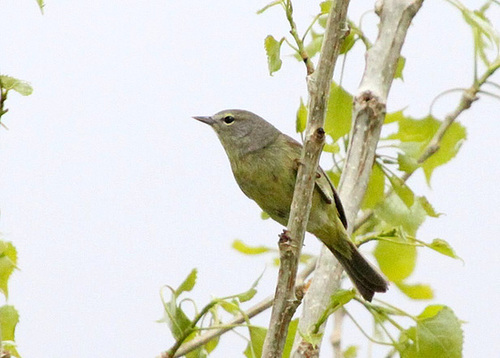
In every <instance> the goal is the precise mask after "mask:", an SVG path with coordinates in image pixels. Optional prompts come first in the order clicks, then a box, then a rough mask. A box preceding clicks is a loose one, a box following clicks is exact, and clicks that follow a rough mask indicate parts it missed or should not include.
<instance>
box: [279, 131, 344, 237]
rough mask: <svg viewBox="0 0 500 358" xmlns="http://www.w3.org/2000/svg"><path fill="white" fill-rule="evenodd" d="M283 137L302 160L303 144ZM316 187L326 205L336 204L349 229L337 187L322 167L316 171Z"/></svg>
mask: <svg viewBox="0 0 500 358" xmlns="http://www.w3.org/2000/svg"><path fill="white" fill-rule="evenodd" d="M283 136H284V137H285V140H287V141H288V142H289V143H290V144H292V146H293V147H294V151H295V152H296V153H297V160H300V159H299V158H300V152H301V150H302V144H300V143H299V142H297V141H296V140H295V139H293V138H291V137H289V136H287V135H286V134H283ZM297 169H298V168H297ZM315 187H316V189H317V190H318V192H319V193H320V195H321V197H322V198H323V200H324V201H325V202H326V203H328V204H333V203H335V206H336V207H337V212H338V215H339V218H340V221H342V224H343V225H344V227H345V228H346V229H347V218H346V216H345V211H344V207H343V206H342V202H341V201H340V197H339V195H338V194H337V191H336V190H335V187H334V186H333V183H332V182H331V180H330V178H328V175H326V173H325V171H324V170H323V169H322V168H321V167H318V170H317V171H316V182H315Z"/></svg>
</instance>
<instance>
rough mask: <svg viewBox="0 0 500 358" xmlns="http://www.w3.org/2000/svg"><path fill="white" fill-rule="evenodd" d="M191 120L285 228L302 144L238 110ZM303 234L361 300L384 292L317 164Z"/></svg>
mask: <svg viewBox="0 0 500 358" xmlns="http://www.w3.org/2000/svg"><path fill="white" fill-rule="evenodd" d="M193 118H194V119H196V120H198V121H200V122H203V123H205V124H207V125H209V126H210V127H211V128H212V129H213V130H214V131H215V133H216V134H217V136H218V138H219V140H220V142H221V143H222V146H223V148H224V150H225V152H226V154H227V157H228V158H229V162H230V165H231V169H232V172H233V175H234V178H235V179H236V182H237V183H238V185H239V187H240V189H241V190H242V191H243V193H244V194H245V195H246V196H247V197H248V198H250V199H252V200H254V201H255V202H256V203H257V205H258V206H259V207H260V208H261V209H262V210H263V211H264V212H266V213H267V214H268V215H269V216H270V217H271V218H272V219H273V220H275V221H277V222H278V223H280V224H281V225H283V226H285V227H286V226H287V224H288V218H289V215H290V206H291V203H292V199H293V193H294V188H295V182H296V178H297V170H298V165H299V164H298V163H299V162H300V157H301V150H302V144H300V143H299V142H297V141H296V140H295V139H293V138H291V137H289V136H288V135H286V134H284V133H282V132H281V131H279V130H278V129H277V128H276V127H274V126H273V125H272V124H271V123H269V122H267V121H266V120H265V119H263V118H261V117H260V116H258V115H256V114H254V113H252V112H250V111H246V110H242V109H226V110H222V111H220V112H217V113H216V114H214V115H212V116H194V117H193ZM307 231H308V232H310V233H311V234H313V235H314V236H316V237H317V238H318V239H319V240H320V241H321V242H322V243H323V244H325V245H326V247H327V248H328V249H329V250H330V251H331V253H332V254H333V255H334V256H335V257H336V259H337V260H338V261H339V262H340V264H341V265H342V267H343V268H344V270H345V272H346V273H347V276H348V277H349V278H350V279H351V281H352V282H353V283H354V286H355V287H356V288H357V290H358V291H359V293H360V294H361V296H362V297H363V298H364V299H365V300H367V301H371V300H372V299H373V296H374V294H375V292H386V291H387V289H388V282H387V281H386V279H385V278H384V277H383V276H382V274H381V273H379V272H378V270H377V269H376V268H375V267H374V266H373V265H372V264H371V263H369V262H368V261H367V260H366V259H365V258H364V257H363V256H362V255H361V253H360V252H359V251H358V248H357V247H356V245H355V244H354V243H353V242H352V241H351V239H350V237H349V234H348V233H347V219H346V216H345V212H344V209H343V206H342V203H341V201H340V197H339V195H338V194H337V192H336V190H335V188H334V186H333V184H332V182H331V181H330V179H329V178H328V176H327V175H326V173H325V171H324V170H323V169H322V168H321V167H320V166H318V169H317V172H316V178H315V186H314V192H313V197H312V206H311V212H310V215H309V221H308V224H307Z"/></svg>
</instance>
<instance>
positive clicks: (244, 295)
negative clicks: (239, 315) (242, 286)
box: [236, 287, 257, 302]
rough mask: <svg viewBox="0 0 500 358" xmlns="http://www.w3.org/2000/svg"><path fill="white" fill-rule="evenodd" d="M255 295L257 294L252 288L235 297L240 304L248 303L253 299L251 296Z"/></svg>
mask: <svg viewBox="0 0 500 358" xmlns="http://www.w3.org/2000/svg"><path fill="white" fill-rule="evenodd" d="M256 293H257V290H256V289H255V288H253V287H252V288H251V289H249V290H248V291H245V292H243V293H240V294H239V295H236V297H238V299H239V300H240V302H246V301H250V300H251V299H252V298H253V296H255V294H256Z"/></svg>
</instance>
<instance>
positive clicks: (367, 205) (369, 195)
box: [361, 165, 385, 209]
mask: <svg viewBox="0 0 500 358" xmlns="http://www.w3.org/2000/svg"><path fill="white" fill-rule="evenodd" d="M384 187H385V176H384V172H383V171H382V169H380V167H379V166H378V165H374V166H373V168H372V172H371V174H370V180H369V181H368V187H367V189H366V193H365V197H364V198H363V203H362V204H361V207H362V208H363V209H373V208H374V207H375V205H377V204H378V203H379V202H381V201H382V200H383V199H384Z"/></svg>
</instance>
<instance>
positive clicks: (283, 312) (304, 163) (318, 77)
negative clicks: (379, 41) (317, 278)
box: [262, 0, 349, 358]
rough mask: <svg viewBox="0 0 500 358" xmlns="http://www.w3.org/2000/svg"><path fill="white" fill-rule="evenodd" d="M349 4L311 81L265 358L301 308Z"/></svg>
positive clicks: (331, 25) (343, 0)
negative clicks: (304, 256) (299, 291)
mask: <svg viewBox="0 0 500 358" xmlns="http://www.w3.org/2000/svg"><path fill="white" fill-rule="evenodd" d="M348 4H349V0H339V1H336V2H335V3H334V5H332V8H331V10H330V14H329V16H328V21H327V25H326V29H325V35H324V38H323V50H322V52H321V56H320V59H319V63H318V67H317V70H316V71H315V72H314V73H312V74H310V75H309V76H308V78H307V85H308V90H309V117H308V121H307V127H306V141H305V143H304V147H303V149H302V156H301V165H300V166H299V169H298V173H297V182H296V184H295V191H294V196H293V201H292V205H291V208H290V218H289V221H288V232H287V235H286V237H285V239H289V242H288V241H285V242H281V241H280V252H281V258H282V260H281V263H280V272H279V275H278V283H277V285H276V294H275V299H274V305H273V310H272V313H271V322H270V325H269V330H268V332H267V335H266V339H265V342H264V347H263V350H262V357H264V358H273V357H281V354H282V351H283V347H284V344H285V341H286V336H287V332H288V325H289V323H290V321H291V319H292V316H293V313H295V310H296V308H297V306H298V303H297V299H296V295H295V291H294V289H293V288H294V286H295V275H296V272H297V265H298V261H299V257H300V251H301V248H302V242H303V240H304V233H305V231H306V227H307V221H308V218H309V213H310V211H311V199H312V194H313V190H314V182H315V178H316V175H315V174H316V171H317V168H318V164H319V157H320V155H321V150H322V148H323V144H324V140H325V138H324V137H325V131H324V130H323V125H324V122H325V112H326V104H327V100H328V93H329V90H330V84H331V80H332V76H333V69H334V67H335V62H336V60H337V57H338V53H339V48H340V44H341V41H342V39H343V37H344V35H345V23H346V15H347V6H348ZM308 70H309V67H308ZM285 244H286V245H285Z"/></svg>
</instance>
